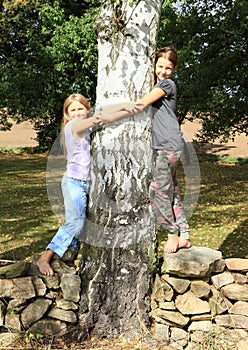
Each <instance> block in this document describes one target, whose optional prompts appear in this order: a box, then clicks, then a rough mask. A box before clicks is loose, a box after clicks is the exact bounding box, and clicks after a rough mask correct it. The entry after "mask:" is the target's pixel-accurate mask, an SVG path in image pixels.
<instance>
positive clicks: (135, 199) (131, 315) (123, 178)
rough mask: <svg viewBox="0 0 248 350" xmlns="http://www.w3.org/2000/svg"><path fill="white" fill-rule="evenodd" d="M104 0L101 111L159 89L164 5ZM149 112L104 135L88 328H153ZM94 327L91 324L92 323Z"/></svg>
mask: <svg viewBox="0 0 248 350" xmlns="http://www.w3.org/2000/svg"><path fill="white" fill-rule="evenodd" d="M129 3H130V1H129V0H125V1H116V2H115V3H114V4H113V2H112V1H111V0H106V1H103V3H102V8H101V11H100V15H99V18H98V20H97V22H96V30H97V32H98V47H99V65H98V84H97V108H104V107H106V106H108V105H110V104H114V103H117V102H120V101H121V102H122V101H125V100H137V99H138V98H140V97H142V96H144V95H145V94H146V93H147V92H148V91H150V90H151V88H152V76H153V68H152V64H153V54H154V51H155V47H156V38H157V30H158V26H159V17H160V8H161V4H162V0H159V1H150V0H143V1H134V2H133V6H132V7H131V6H130V5H129ZM150 121H151V118H150V113H149V111H148V112H146V113H142V114H141V115H138V116H134V117H130V118H127V119H125V120H121V121H119V122H117V123H115V124H111V125H108V126H106V127H105V128H104V129H103V130H102V131H101V132H97V133H96V135H95V137H94V140H93V143H92V154H93V162H92V169H91V191H90V205H89V216H88V219H87V224H86V229H85V238H84V241H85V243H86V244H85V245H84V248H83V256H82V260H81V276H82V280H83V285H84V291H83V294H82V302H81V318H80V319H81V328H82V329H83V328H84V327H86V328H90V327H92V328H93V329H94V331H95V332H96V333H97V334H98V335H100V336H108V335H109V336H116V335H118V334H121V333H123V332H124V333H125V334H127V333H128V334H129V336H134V335H137V334H138V333H140V331H141V328H142V327H143V326H144V325H145V326H148V325H149V317H148V313H149V293H150V287H151V281H152V274H153V272H154V260H155V259H154V237H155V224H154V219H153V217H152V213H151V209H150V201H149V194H148V189H149V183H150V168H151V151H150ZM89 325H90V326H89Z"/></svg>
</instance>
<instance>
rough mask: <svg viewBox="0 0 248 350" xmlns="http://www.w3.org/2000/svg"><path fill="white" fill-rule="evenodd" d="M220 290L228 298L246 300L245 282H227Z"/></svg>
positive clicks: (247, 288)
mask: <svg viewBox="0 0 248 350" xmlns="http://www.w3.org/2000/svg"><path fill="white" fill-rule="evenodd" d="M221 292H222V293H223V294H224V295H225V296H226V297H227V298H229V299H232V300H242V301H248V285H247V284H242V285H241V284H228V285H227V286H225V287H222V288H221Z"/></svg>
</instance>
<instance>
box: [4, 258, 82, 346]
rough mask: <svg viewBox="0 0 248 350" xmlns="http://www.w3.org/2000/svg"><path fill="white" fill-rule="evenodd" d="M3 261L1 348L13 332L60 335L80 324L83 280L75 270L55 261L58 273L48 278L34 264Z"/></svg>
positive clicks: (53, 266)
mask: <svg viewBox="0 0 248 350" xmlns="http://www.w3.org/2000/svg"><path fill="white" fill-rule="evenodd" d="M0 262H2V264H1V265H5V266H1V267H0V328H1V335H0V345H1V337H3V339H4V336H5V333H6V332H9V331H10V330H11V332H12V334H13V332H17V333H18V334H20V333H21V332H22V331H27V330H28V331H29V332H30V333H32V334H43V335H57V334H62V333H64V332H66V331H67V329H68V326H69V325H72V324H74V323H76V322H77V320H78V319H77V310H78V308H79V299H80V291H81V279H80V276H79V275H77V274H76V269H75V267H70V266H68V265H67V264H65V263H64V262H63V261H62V260H60V259H55V260H53V262H52V268H53V270H54V271H55V274H54V276H49V277H47V276H43V275H42V274H40V272H39V271H38V269H37V267H36V265H35V264H29V263H27V262H22V261H21V262H15V263H13V262H10V261H9V262H6V261H5V262H3V261H0Z"/></svg>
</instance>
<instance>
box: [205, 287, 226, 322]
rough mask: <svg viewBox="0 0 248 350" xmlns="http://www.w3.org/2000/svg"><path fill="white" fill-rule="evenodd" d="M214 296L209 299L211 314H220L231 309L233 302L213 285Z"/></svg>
mask: <svg viewBox="0 0 248 350" xmlns="http://www.w3.org/2000/svg"><path fill="white" fill-rule="evenodd" d="M211 291H212V296H211V298H210V299H209V301H208V302H209V306H210V309H211V315H212V316H215V315H220V314H223V313H224V312H225V311H227V310H228V309H230V307H231V306H232V303H231V302H230V301H229V300H228V299H227V298H226V297H225V296H224V295H223V294H222V293H220V292H219V291H218V290H217V289H216V288H215V287H214V286H211Z"/></svg>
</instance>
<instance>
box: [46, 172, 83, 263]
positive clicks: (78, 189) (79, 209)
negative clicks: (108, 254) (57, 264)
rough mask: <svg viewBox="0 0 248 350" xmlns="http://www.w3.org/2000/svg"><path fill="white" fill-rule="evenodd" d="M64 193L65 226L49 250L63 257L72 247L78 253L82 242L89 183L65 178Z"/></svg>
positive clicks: (58, 232) (55, 237)
mask: <svg viewBox="0 0 248 350" xmlns="http://www.w3.org/2000/svg"><path fill="white" fill-rule="evenodd" d="M61 187H62V193H63V197H64V206H65V225H64V226H60V228H59V229H58V231H57V233H56V235H55V236H54V237H53V239H52V241H51V242H50V244H49V245H48V246H47V249H51V250H52V251H53V252H54V253H56V254H57V255H58V256H60V257H62V256H63V255H64V253H65V252H66V250H67V249H68V248H69V246H70V245H72V246H73V247H74V248H75V250H76V252H78V250H79V248H80V243H81V242H82V231H83V226H84V222H85V217H86V208H87V198H88V196H87V195H88V191H89V182H88V181H82V180H75V179H71V178H69V177H66V176H63V179H62V184H61Z"/></svg>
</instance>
